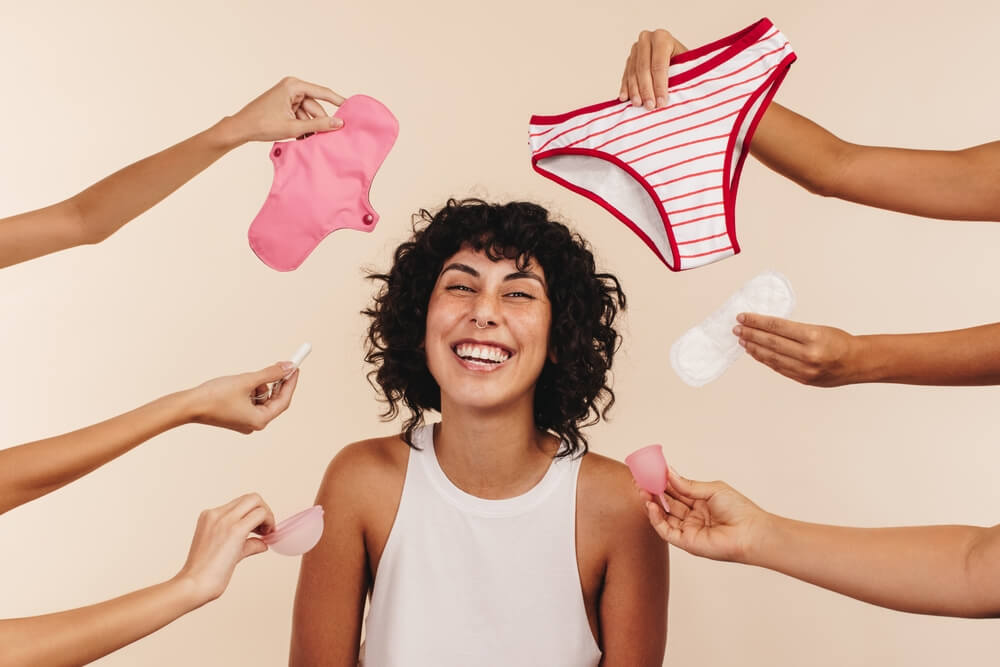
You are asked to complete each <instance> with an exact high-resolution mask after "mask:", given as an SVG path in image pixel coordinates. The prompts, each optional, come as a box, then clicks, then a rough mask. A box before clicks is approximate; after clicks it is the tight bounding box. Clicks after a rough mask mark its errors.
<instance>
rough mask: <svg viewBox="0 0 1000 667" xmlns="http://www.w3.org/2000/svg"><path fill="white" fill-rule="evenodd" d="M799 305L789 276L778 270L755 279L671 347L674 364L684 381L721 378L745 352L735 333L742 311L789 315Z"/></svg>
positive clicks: (696, 383)
mask: <svg viewBox="0 0 1000 667" xmlns="http://www.w3.org/2000/svg"><path fill="white" fill-rule="evenodd" d="M794 307H795V293H794V292H792V286H791V284H789V282H788V279H787V278H785V277H784V276H783V275H781V274H780V273H778V272H777V271H765V272H764V273H762V274H760V275H759V276H756V277H754V278H751V279H750V281H749V282H748V283H747V284H746V285H744V286H743V287H742V288H740V290H739V291H738V292H736V293H735V294H733V295H732V296H731V297H729V298H728V299H727V300H726V302H725V303H724V304H722V307H721V308H719V309H718V310H717V311H715V312H714V313H712V314H711V315H709V316H708V317H707V318H705V321H704V322H702V323H701V324H699V325H698V326H696V327H693V328H691V329H688V330H687V331H686V332H685V333H684V335H683V336H681V337H680V338H678V339H677V342H675V343H674V344H673V346H672V347H671V348H670V363H671V365H672V366H673V367H674V371H675V372H676V373H677V375H678V376H680V378H681V379H682V380H684V382H686V383H688V384H689V385H691V386H692V387H700V386H702V385H704V384H708V383H709V382H711V381H712V380H715V379H716V378H718V377H721V376H722V374H723V373H725V372H726V369H727V368H729V367H730V366H731V365H732V363H733V362H734V361H736V360H737V359H739V358H740V356H741V355H742V354H743V348H741V347H740V344H739V339H738V338H737V337H736V336H735V335H734V334H733V327H734V326H736V325H737V322H736V316H737V315H739V314H740V313H760V314H762V315H774V316H777V317H788V316H789V315H790V314H791V312H792V308H794Z"/></svg>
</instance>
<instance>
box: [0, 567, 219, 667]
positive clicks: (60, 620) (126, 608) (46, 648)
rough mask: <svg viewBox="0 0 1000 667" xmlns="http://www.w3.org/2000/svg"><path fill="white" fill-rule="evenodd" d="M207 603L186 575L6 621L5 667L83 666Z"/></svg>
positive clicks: (1, 624) (0, 628) (1, 658)
mask: <svg viewBox="0 0 1000 667" xmlns="http://www.w3.org/2000/svg"><path fill="white" fill-rule="evenodd" d="M204 602H205V600H204V599H201V598H199V597H198V595H197V593H196V592H195V590H194V587H193V586H192V585H190V584H189V583H187V582H185V581H184V580H181V579H171V580H170V581H167V582H164V583H162V584H157V585H155V586H151V587H149V588H144V589H142V590H139V591H136V592H134V593H129V594H128V595H124V596H122V597H119V598H115V599H113V600H108V601H107V602H102V603H100V604H95V605H92V606H89V607H82V608H80V609H72V610H70V611H63V612H59V613H55V614H47V615H45V616H35V617H32V618H18V619H11V620H0V664H2V665H4V666H5V667H21V666H22V665H23V666H25V667H28V666H31V667H39V666H44V667H56V666H59V665H67V666H69V665H82V664H85V663H89V662H91V661H93V660H96V659H98V658H100V657H101V656H104V655H107V654H109V653H111V652H112V651H115V650H117V649H119V648H121V647H122V646H125V645H127V644H130V643H132V642H134V641H136V640H137V639H141V638H142V637H145V636H146V635H148V634H150V633H152V632H155V631H156V630H158V629H160V628H162V627H163V626H164V625H167V624H168V623H170V622H171V621H173V620H175V619H176V618H178V617H180V616H183V615H184V614H186V613H187V612H189V611H191V610H192V609H195V608H197V607H199V606H201V604H203V603H204Z"/></svg>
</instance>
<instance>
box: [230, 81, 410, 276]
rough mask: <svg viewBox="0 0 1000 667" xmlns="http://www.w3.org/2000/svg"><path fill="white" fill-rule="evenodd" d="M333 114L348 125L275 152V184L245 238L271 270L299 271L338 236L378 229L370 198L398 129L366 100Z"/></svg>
mask: <svg viewBox="0 0 1000 667" xmlns="http://www.w3.org/2000/svg"><path fill="white" fill-rule="evenodd" d="M334 115H335V116H336V117H337V118H341V119H343V121H344V127H343V128H342V129H339V130H332V131H330V132H318V133H316V134H314V135H313V136H311V137H307V138H306V139H301V140H298V141H283V142H277V143H275V144H274V146H273V147H272V148H271V161H272V162H273V163H274V182H273V183H272V184H271V191H270V192H269V193H268V195H267V199H266V200H265V201H264V205H263V206H262V207H261V209H260V212H259V213H258V214H257V217H256V218H254V220H253V222H252V223H251V224H250V230H249V232H248V233H247V236H248V238H249V240H250V247H251V248H252V249H253V251H254V252H255V253H256V254H257V257H259V258H260V260H261V261H262V262H264V263H265V264H267V265H268V266H270V267H271V268H272V269H276V270H278V271H291V270H293V269H296V268H298V267H299V265H300V264H302V262H303V261H305V259H306V257H308V256H309V254H310V253H311V252H312V251H313V250H314V249H315V248H316V246H317V245H319V242H320V241H322V240H323V239H324V238H326V237H327V236H328V235H329V234H330V233H331V232H333V231H336V230H338V229H343V228H345V227H348V228H350V229H356V230H358V231H362V232H370V231H371V230H372V229H374V228H375V224H376V223H377V222H378V213H376V212H375V210H374V209H373V208H372V205H371V203H370V202H369V201H368V191H369V189H370V188H371V184H372V180H373V179H374V178H375V172H376V171H378V168H379V167H380V166H381V165H382V161H383V160H385V157H386V155H388V154H389V150H390V149H391V148H392V145H393V143H395V141H396V136H397V135H398V134H399V123H398V122H397V121H396V117H395V116H393V115H392V112H390V111H389V110H388V109H387V108H386V107H385V105H383V104H382V103H381V102H379V101H378V100H376V99H374V98H371V97H368V96H367V95H355V96H353V97H349V98H347V99H346V100H345V101H344V103H343V104H341V105H340V108H339V109H337V112H336V113H335V114H334Z"/></svg>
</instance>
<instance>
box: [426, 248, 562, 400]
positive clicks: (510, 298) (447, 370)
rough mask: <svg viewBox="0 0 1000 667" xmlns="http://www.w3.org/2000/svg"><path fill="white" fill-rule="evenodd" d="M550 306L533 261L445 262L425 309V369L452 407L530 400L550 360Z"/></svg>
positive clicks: (481, 258) (469, 257) (471, 257)
mask: <svg viewBox="0 0 1000 667" xmlns="http://www.w3.org/2000/svg"><path fill="white" fill-rule="evenodd" d="M551 323H552V306H551V304H550V303H549V299H548V287H547V285H546V282H545V273H544V272H543V271H542V268H541V267H540V266H538V264H537V263H535V262H534V261H532V262H531V263H529V264H528V266H527V267H525V270H524V271H519V270H518V268H517V266H516V264H515V263H514V260H510V259H501V260H499V261H496V262H494V261H492V260H490V258H489V257H487V256H486V254H485V253H483V252H476V251H474V250H471V249H468V248H463V249H462V250H459V251H458V252H457V253H455V254H454V255H453V256H452V257H450V258H449V259H447V260H445V262H444V265H443V268H442V269H441V273H440V275H438V279H437V282H436V283H435V285H434V290H433V291H432V292H431V298H430V303H429V305H428V309H427V330H426V334H425V338H424V347H425V350H426V354H427V367H428V369H430V372H431V375H433V376H434V379H435V380H437V383H438V386H439V387H441V400H442V405H444V404H445V403H447V402H450V403H452V404H456V405H463V406H468V407H473V408H502V407H504V406H505V405H513V404H514V403H516V402H517V401H519V400H522V399H524V398H528V399H529V400H533V398H534V388H535V383H536V381H537V380H538V376H539V375H540V374H541V372H542V367H543V366H544V365H545V359H546V357H547V356H548V354H549V329H550V326H551Z"/></svg>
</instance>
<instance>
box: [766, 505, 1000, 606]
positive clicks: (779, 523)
mask: <svg viewBox="0 0 1000 667" xmlns="http://www.w3.org/2000/svg"><path fill="white" fill-rule="evenodd" d="M770 519H771V521H770V524H769V527H768V530H767V532H766V534H764V535H763V536H762V538H761V542H760V544H759V545H758V547H757V548H756V549H755V550H753V551H752V552H751V553H750V555H749V556H748V563H750V564H752V565H758V566H760V567H766V568H768V569H771V570H775V571H777V572H781V573H783V574H787V575H789V576H792V577H795V578H797V579H801V580H803V581H806V582H809V583H811V584H815V585H817V586H821V587H823V588H826V589H829V590H831V591H835V592H837V593H841V594H843V595H847V596H850V597H853V598H856V599H858V600H862V601H864V602H869V603H872V604H876V605H879V606H882V607H888V608H890V609H897V610H899V611H907V612H913V613H920V614H937V615H944V616H964V617H983V616H992V615H996V614H997V613H998V612H1000V600H993V601H990V600H988V599H984V598H983V597H982V596H981V594H980V593H981V592H980V591H976V590H973V589H974V587H973V586H972V585H970V582H971V581H972V579H971V578H970V576H969V573H968V562H969V554H970V553H971V550H972V548H973V545H974V544H975V543H976V541H977V540H978V539H979V538H980V537H981V536H982V535H983V534H984V533H985V531H986V530H987V529H985V528H978V527H972V526H921V527H907V528H845V527H838V526H824V525H819V524H810V523H803V522H801V521H794V520H791V519H785V518H782V517H774V516H771V517H770ZM994 590H995V587H994Z"/></svg>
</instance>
